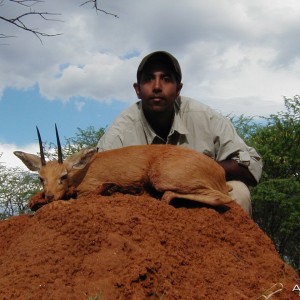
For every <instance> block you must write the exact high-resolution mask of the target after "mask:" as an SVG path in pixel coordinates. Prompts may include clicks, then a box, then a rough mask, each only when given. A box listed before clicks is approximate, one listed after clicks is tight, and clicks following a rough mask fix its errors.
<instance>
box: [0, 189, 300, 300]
mask: <svg viewBox="0 0 300 300" xmlns="http://www.w3.org/2000/svg"><path fill="white" fill-rule="evenodd" d="M0 266H1V268H0V299H2V300H4V299H8V300H11V299H24V300H25V299H26V300H32V299H39V300H40V299H47V300H52V299H53V300H60V299H62V300H67V299H72V300H73V299H74V300H76V299H80V300H81V299H86V300H88V299H90V300H92V299H93V300H94V299H95V300H96V299H101V300H117V299H122V300H123V299H124V300H131V299H133V300H138V299H152V300H153V299H163V300H167V299H168V300H169V299H171V300H176V299H187V300H188V299H205V300H210V299H218V300H222V299H226V300H235V299H237V300H242V299H253V300H255V299H257V300H263V299H271V300H273V299H300V295H299V292H298V293H297V292H295V291H294V292H293V291H292V289H293V287H294V286H295V285H296V284H298V285H299V286H300V278H299V277H298V276H297V274H296V272H295V271H294V270H293V269H292V268H291V267H289V266H288V265H287V264H285V263H284V262H283V261H282V260H281V258H280V257H279V256H278V254H277V252H276V250H275V248H274V245H273V243H272V241H271V240H270V239H269V238H268V236H266V235H265V234H264V233H263V232H262V231H261V230H260V229H259V228H258V227H257V225H256V224H255V223H254V222H253V221H252V220H251V219H250V218H248V216H247V215H246V214H245V213H244V212H243V211H242V210H241V209H240V208H239V207H238V206H237V205H236V204H234V203H232V204H230V205H228V207H223V208H220V209H218V210H216V209H213V208H209V207H197V206H195V205H194V206H193V207H192V205H189V207H187V205H186V204H184V205H182V203H179V202H178V203H173V205H166V204H163V203H161V202H160V201H158V200H156V199H154V198H150V197H148V196H132V195H114V196H97V195H93V194H91V195H90V196H88V197H86V198H84V199H78V200H70V201H57V202H54V203H51V204H48V205H45V206H43V207H42V208H40V209H39V210H38V211H37V212H36V213H34V214H32V215H22V216H18V217H13V218H10V219H8V220H2V221H0ZM276 291H278V292H276ZM273 292H276V293H274V294H273V295H272V296H271V294H272V293H273Z"/></svg>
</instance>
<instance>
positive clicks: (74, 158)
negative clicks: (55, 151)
mask: <svg viewBox="0 0 300 300" xmlns="http://www.w3.org/2000/svg"><path fill="white" fill-rule="evenodd" d="M96 152H97V148H87V149H82V150H80V151H79V152H76V153H74V154H72V155H71V156H70V157H68V158H67V159H66V160H65V162H64V163H65V164H66V166H67V170H68V171H70V170H71V169H72V168H73V169H83V168H84V167H85V166H86V165H87V164H88V163H89V161H90V160H91V158H92V156H93V155H94V154H95V153H96Z"/></svg>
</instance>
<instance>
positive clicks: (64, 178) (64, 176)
mask: <svg viewBox="0 0 300 300" xmlns="http://www.w3.org/2000/svg"><path fill="white" fill-rule="evenodd" d="M67 178H68V174H65V175H63V176H61V177H60V180H66V179H67Z"/></svg>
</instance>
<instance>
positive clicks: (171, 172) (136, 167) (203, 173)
mask: <svg viewBox="0 0 300 300" xmlns="http://www.w3.org/2000/svg"><path fill="white" fill-rule="evenodd" d="M94 152H95V150H90V151H89V152H88V150H87V149H83V150H81V151H80V152H78V153H76V154H74V155H72V156H71V157H69V158H68V159H66V161H65V162H64V163H63V164H58V163H57V162H56V161H52V162H48V163H47V164H46V165H45V166H40V169H39V174H40V176H41V177H42V178H43V179H44V191H45V198H47V199H48V202H49V200H51V201H53V200H58V199H63V198H64V197H65V195H66V194H67V193H68V189H69V188H70V187H75V188H76V190H77V195H78V197H81V196H82V195H84V194H86V193H88V192H91V191H96V190H98V191H99V192H100V193H101V194H112V193H114V192H123V193H128V192H129V193H137V194H139V193H141V192H143V191H144V190H150V191H154V192H156V193H158V194H161V195H162V201H164V202H166V203H169V202H170V201H171V200H172V199H174V198H182V199H188V200H193V201H198V202H201V203H206V204H210V205H221V204H224V203H228V202H230V201H232V199H231V198H230V197H229V196H228V192H229V191H230V190H231V187H230V186H228V185H227V184H226V180H225V173H224V170H223V168H222V167H221V166H220V165H219V164H218V163H217V162H215V161H214V160H213V159H211V158H210V157H208V156H206V155H204V154H201V153H199V152H197V151H194V150H191V149H187V148H183V147H180V146H173V145H148V146H129V147H124V148H120V149H114V150H109V151H104V152H99V153H94ZM15 154H16V155H17V156H18V157H19V158H20V159H22V160H23V162H24V163H25V164H26V165H27V166H28V167H29V165H30V162H29V161H28V155H26V154H24V153H23V152H22V153H21V152H18V153H15ZM21 154H22V155H21ZM24 160H26V162H25V161H24ZM29 160H31V159H29ZM64 174H68V177H67V178H66V179H65V180H62V179H61V178H63V177H62V176H63V175H64ZM64 177H66V176H64Z"/></svg>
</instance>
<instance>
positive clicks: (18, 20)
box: [0, 0, 118, 45]
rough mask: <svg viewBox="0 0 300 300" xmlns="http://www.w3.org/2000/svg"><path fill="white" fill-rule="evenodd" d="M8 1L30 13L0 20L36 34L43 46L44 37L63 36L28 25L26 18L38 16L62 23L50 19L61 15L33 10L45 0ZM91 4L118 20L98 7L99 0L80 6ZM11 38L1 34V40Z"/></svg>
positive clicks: (89, 1) (87, 1)
mask: <svg viewBox="0 0 300 300" xmlns="http://www.w3.org/2000/svg"><path fill="white" fill-rule="evenodd" d="M4 1H5V0H0V6H3V5H4ZM8 1H10V2H12V3H15V4H18V5H21V6H24V7H26V8H28V9H29V11H28V12H25V13H22V14H20V15H19V16H16V17H14V18H7V17H5V16H1V15H0V20H2V21H5V22H8V23H10V24H12V25H14V26H16V27H18V28H19V29H22V30H25V31H28V32H31V33H32V34H34V35H35V36H36V37H37V38H38V39H39V40H40V42H41V43H42V44H43V42H42V37H53V36H58V35H62V33H54V34H50V33H46V32H42V31H39V30H38V29H36V28H32V27H30V26H28V25H27V23H26V22H25V19H26V18H28V17H32V16H38V17H39V18H41V19H43V20H45V21H56V22H58V21H60V22H62V21H61V20H57V19H52V18H50V17H51V16H60V15H61V14H58V13H50V12H39V11H35V10H32V7H33V6H34V5H35V4H38V3H42V2H45V1H43V0H8ZM89 3H92V4H93V8H94V9H95V10H96V12H98V11H99V12H101V13H104V14H107V15H111V16H114V17H116V18H118V16H117V15H115V14H112V13H110V12H107V11H105V10H103V9H100V8H99V7H98V2H97V0H86V1H85V2H84V3H82V4H81V5H80V6H84V5H86V4H89ZM9 37H13V36H9V35H6V34H4V33H0V38H9ZM2 45H3V44H2Z"/></svg>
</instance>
